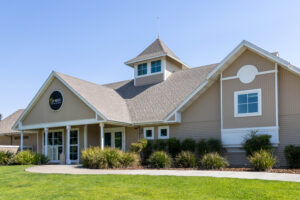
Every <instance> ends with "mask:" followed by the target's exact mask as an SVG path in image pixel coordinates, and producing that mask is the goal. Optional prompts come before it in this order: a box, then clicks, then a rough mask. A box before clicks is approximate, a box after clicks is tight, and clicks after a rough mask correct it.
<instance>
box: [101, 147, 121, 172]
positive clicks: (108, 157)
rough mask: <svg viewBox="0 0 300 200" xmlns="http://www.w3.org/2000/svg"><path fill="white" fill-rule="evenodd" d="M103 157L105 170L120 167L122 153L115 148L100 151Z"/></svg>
mask: <svg viewBox="0 0 300 200" xmlns="http://www.w3.org/2000/svg"><path fill="white" fill-rule="evenodd" d="M102 151H103V156H104V159H105V161H106V163H105V165H104V166H106V167H105V168H117V167H121V157H122V153H123V152H122V151H121V150H118V149H115V148H105V149H103V150H102Z"/></svg>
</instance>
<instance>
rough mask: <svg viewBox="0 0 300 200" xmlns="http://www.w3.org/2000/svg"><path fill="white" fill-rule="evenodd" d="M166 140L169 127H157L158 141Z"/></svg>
mask: <svg viewBox="0 0 300 200" xmlns="http://www.w3.org/2000/svg"><path fill="white" fill-rule="evenodd" d="M168 138H169V126H159V127H158V139H168Z"/></svg>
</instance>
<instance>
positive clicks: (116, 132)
mask: <svg viewBox="0 0 300 200" xmlns="http://www.w3.org/2000/svg"><path fill="white" fill-rule="evenodd" d="M104 131H105V132H104V146H105V147H112V148H117V149H120V150H123V151H125V129H124V128H106V129H105V130H104Z"/></svg>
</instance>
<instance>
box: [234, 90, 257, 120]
mask: <svg viewBox="0 0 300 200" xmlns="http://www.w3.org/2000/svg"><path fill="white" fill-rule="evenodd" d="M249 93H257V94H258V95H257V98H258V111H257V112H255V113H243V114H240V113H238V96H239V95H241V94H249ZM260 115H262V97H261V88H259V89H253V90H242V91H235V92H234V117H250V116H260Z"/></svg>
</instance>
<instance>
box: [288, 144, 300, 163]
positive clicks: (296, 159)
mask: <svg viewBox="0 0 300 200" xmlns="http://www.w3.org/2000/svg"><path fill="white" fill-rule="evenodd" d="M284 155H285V158H286V160H287V162H288V165H289V167H290V168H299V167H300V146H299V147H296V146H295V145H288V146H286V147H285V148H284Z"/></svg>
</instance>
